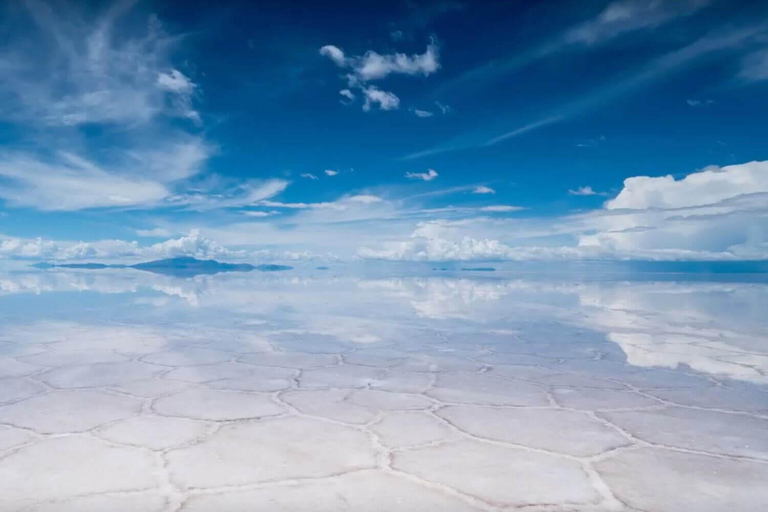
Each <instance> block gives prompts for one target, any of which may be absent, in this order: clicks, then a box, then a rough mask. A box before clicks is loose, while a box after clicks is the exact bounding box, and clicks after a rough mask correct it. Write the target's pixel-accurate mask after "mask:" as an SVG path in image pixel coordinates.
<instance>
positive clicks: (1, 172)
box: [0, 0, 768, 261]
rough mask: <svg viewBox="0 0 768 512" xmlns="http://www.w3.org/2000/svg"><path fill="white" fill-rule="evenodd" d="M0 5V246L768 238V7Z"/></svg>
mask: <svg viewBox="0 0 768 512" xmlns="http://www.w3.org/2000/svg"><path fill="white" fill-rule="evenodd" d="M0 13H1V16H2V25H3V31H2V34H3V36H2V42H1V43H0V69H2V74H3V77H4V79H3V81H2V82H0V143H1V147H0V258H11V259H62V260H64V259H67V260H83V259H120V260H138V259H148V258H154V257H163V256H174V255H182V254H183V255H194V256H198V257H218V258H221V259H247V260H252V259H258V260H262V259H263V260H278V259H304V258H310V259H324V258H340V259H358V258H365V259H392V260H434V261H438V260H495V259H502V260H505V259H511V260H516V259H547V260H548V259H562V258H588V259H591V258H618V259H673V260H675V259H693V260H700V259H705V260H707V259H731V260H732V259H766V256H768V155H766V149H765V148H766V147H767V146H766V144H765V141H766V135H768V133H767V132H768V130H767V129H766V125H765V121H764V119H765V118H766V116H768V87H766V86H767V85H768V4H766V3H764V2H748V1H744V2H738V1H725V0H677V1H663V0H614V1H609V2H605V1H584V2H565V1H547V2H511V1H505V2H496V1H485V2H469V1H466V2H459V1H433V2H415V1H402V2H397V1H395V2H391V3H388V4H386V5H384V4H382V5H381V6H374V5H369V4H368V3H363V2H360V3H349V2H324V3H322V4H318V3H317V2H297V1H291V2H258V3H253V2H226V1H224V2H216V3H215V4H211V3H207V2H199V3H197V4H194V5H193V4H190V3H189V2H184V3H182V2H157V3H153V2H143V1H122V2H108V3H101V2H93V3H86V2H73V3H71V4H66V3H62V2H52V3H47V2H44V1H41V0H30V1H25V2H8V3H5V4H4V5H3V7H2V11H0Z"/></svg>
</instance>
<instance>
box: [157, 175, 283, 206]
mask: <svg viewBox="0 0 768 512" xmlns="http://www.w3.org/2000/svg"><path fill="white" fill-rule="evenodd" d="M290 184H291V182H290V181H287V180H283V179H268V180H251V181H247V182H245V183H242V184H240V185H237V186H236V187H234V188H232V189H229V190H225V191H224V192H222V193H216V194H212V193H211V192H210V191H206V192H205V193H199V194H197V193H190V194H184V195H179V196H175V197H173V198H171V199H170V200H169V204H172V205H174V206H183V207H186V208H187V209H191V210H197V211H205V210H214V209H220V208H239V207H243V206H254V205H257V204H260V203H262V202H263V201H265V200H267V199H271V198H273V197H275V196H277V195H278V194H280V193H281V192H283V191H284V190H285V189H286V188H288V186H289V185H290Z"/></svg>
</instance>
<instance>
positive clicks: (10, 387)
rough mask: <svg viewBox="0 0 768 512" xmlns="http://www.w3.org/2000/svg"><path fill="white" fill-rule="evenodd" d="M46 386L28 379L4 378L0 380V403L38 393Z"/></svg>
mask: <svg viewBox="0 0 768 512" xmlns="http://www.w3.org/2000/svg"><path fill="white" fill-rule="evenodd" d="M46 389H47V388H46V387H45V386H44V385H42V384H40V383H39V382H36V381H34V380H30V379H23V378H22V379H4V380H3V381H2V382H0V404H3V403H6V402H13V401H15V400H21V399H23V398H28V397H30V396H34V395H39V394H40V393H42V392H43V391H45V390H46Z"/></svg>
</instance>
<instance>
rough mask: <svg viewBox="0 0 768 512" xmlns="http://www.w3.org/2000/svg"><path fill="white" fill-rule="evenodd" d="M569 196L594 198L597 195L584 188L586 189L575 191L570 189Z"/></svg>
mask: <svg viewBox="0 0 768 512" xmlns="http://www.w3.org/2000/svg"><path fill="white" fill-rule="evenodd" d="M568 194H569V195H572V196H595V195H597V194H598V193H597V192H595V191H594V190H593V189H592V187H590V186H586V187H579V188H577V189H571V190H569V191H568Z"/></svg>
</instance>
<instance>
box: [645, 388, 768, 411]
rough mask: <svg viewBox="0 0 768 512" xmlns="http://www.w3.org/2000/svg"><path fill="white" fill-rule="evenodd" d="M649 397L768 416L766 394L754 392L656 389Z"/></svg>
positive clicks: (723, 389)
mask: <svg viewBox="0 0 768 512" xmlns="http://www.w3.org/2000/svg"><path fill="white" fill-rule="evenodd" d="M648 394H649V395H652V396H655V397H658V398H661V399H664V400H668V401H670V402H672V403H675V404H680V405H691V406H695V407H703V408H705V409H707V408H708V409H725V410H730V411H745V412H752V413H758V414H768V400H766V396H765V393H763V392H760V391H753V390H741V389H729V388H723V387H706V388H699V389H695V388H694V389H654V390H649V391H648Z"/></svg>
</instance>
